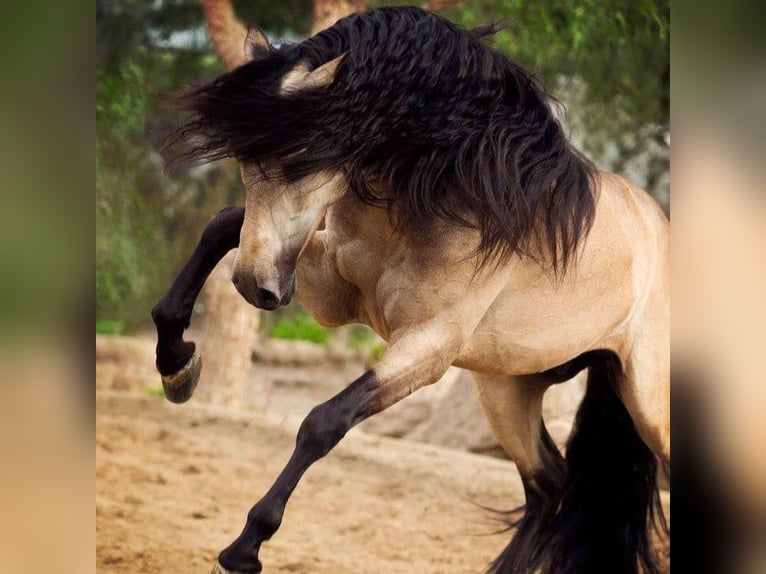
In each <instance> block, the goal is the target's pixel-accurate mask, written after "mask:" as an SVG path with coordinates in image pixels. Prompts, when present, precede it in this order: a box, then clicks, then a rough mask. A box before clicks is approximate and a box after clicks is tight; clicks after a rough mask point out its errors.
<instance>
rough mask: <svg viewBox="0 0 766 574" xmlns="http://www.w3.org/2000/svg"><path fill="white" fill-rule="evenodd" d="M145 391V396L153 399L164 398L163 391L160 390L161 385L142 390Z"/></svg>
mask: <svg viewBox="0 0 766 574" xmlns="http://www.w3.org/2000/svg"><path fill="white" fill-rule="evenodd" d="M144 392H145V393H146V396H148V397H152V398H154V399H164V398H165V391H164V390H162V387H153V388H150V389H146V391H144Z"/></svg>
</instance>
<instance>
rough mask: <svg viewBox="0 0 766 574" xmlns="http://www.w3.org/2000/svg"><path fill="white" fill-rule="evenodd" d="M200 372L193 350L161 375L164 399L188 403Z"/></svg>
mask: <svg viewBox="0 0 766 574" xmlns="http://www.w3.org/2000/svg"><path fill="white" fill-rule="evenodd" d="M201 371H202V355H200V354H199V351H197V350H196V349H195V351H194V354H193V355H192V357H191V359H189V362H188V363H186V364H185V365H184V366H183V367H182V368H181V370H180V371H177V372H175V373H173V374H172V375H162V388H163V389H164V390H165V398H166V399H168V400H169V401H170V402H171V403H185V402H186V401H188V400H189V399H190V398H191V396H192V393H194V389H196V388H197V383H198V382H199V375H200V372H201ZM223 572H225V571H223Z"/></svg>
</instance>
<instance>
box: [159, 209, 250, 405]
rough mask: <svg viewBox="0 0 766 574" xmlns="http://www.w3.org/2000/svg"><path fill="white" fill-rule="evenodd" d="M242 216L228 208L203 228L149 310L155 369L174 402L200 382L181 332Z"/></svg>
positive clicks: (197, 360)
mask: <svg viewBox="0 0 766 574" xmlns="http://www.w3.org/2000/svg"><path fill="white" fill-rule="evenodd" d="M244 218H245V210H244V209H243V208H241V207H227V208H226V209H223V210H222V211H220V212H219V213H218V214H217V215H216V216H215V217H214V218H213V220H212V221H211V222H210V223H209V224H208V225H207V227H205V230H204V231H203V232H202V237H201V239H200V242H199V244H197V247H196V249H195V250H194V253H193V254H192V256H191V258H189V260H188V261H187V262H186V264H185V265H184V266H183V268H182V269H181V272H180V273H179V274H178V276H177V277H176V278H175V280H174V281H173V284H172V285H171V287H170V289H169V290H168V292H167V294H166V295H165V296H164V297H163V298H162V299H160V301H159V302H158V303H157V304H156V305H155V306H154V308H153V309H152V319H153V320H154V324H155V326H156V327H157V362H156V364H157V370H158V371H159V372H160V374H161V375H162V386H163V388H164V390H165V396H166V397H167V398H168V400H170V401H172V402H174V403H182V402H185V401H187V400H189V398H190V397H191V395H192V393H193V392H194V389H195V387H196V386H197V381H199V375H200V371H201V369H202V359H201V357H200V355H199V353H197V351H196V346H195V344H194V343H193V342H191V341H184V340H183V332H184V330H185V329H186V328H187V327H188V326H189V324H190V322H191V315H192V310H193V309H194V302H195V301H196V299H197V297H198V296H199V292H200V290H201V289H202V286H203V285H204V284H205V280H206V279H207V277H208V275H210V272H211V271H212V270H213V269H214V268H215V266H216V265H217V264H218V263H219V262H220V261H221V259H223V256H224V255H226V253H228V252H229V251H231V250H232V249H234V248H235V247H237V245H239V234H240V231H241V229H242V223H243V222H244Z"/></svg>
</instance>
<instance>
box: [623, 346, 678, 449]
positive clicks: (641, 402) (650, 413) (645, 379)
mask: <svg viewBox="0 0 766 574" xmlns="http://www.w3.org/2000/svg"><path fill="white" fill-rule="evenodd" d="M658 340H659V341H662V339H661V338H659V337H649V336H642V337H641V340H640V341H636V342H635V343H634V344H633V345H631V353H630V355H629V356H627V357H624V358H623V366H624V370H625V376H624V377H622V379H621V381H620V385H619V389H618V392H619V395H620V398H621V400H622V402H623V404H624V405H625V408H626V409H627V410H628V413H630V416H631V418H632V419H633V424H634V425H635V426H636V430H637V431H638V434H639V436H640V437H641V439H642V440H643V441H644V442H645V443H646V445H647V446H648V447H649V448H650V449H651V451H652V452H653V453H654V454H655V455H657V456H660V457H662V459H663V460H664V461H665V462H666V463H667V462H670V349H669V345H663V344H659V345H658Z"/></svg>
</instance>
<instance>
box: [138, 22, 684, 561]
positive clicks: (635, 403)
mask: <svg viewBox="0 0 766 574" xmlns="http://www.w3.org/2000/svg"><path fill="white" fill-rule="evenodd" d="M490 32H491V30H490V29H481V30H474V31H466V30H463V29H462V28H460V27H458V26H455V25H454V24H452V23H450V22H448V21H447V20H445V19H443V18H441V17H439V16H437V15H434V14H431V13H429V12H426V11H423V10H420V9H417V8H381V9H377V10H373V11H370V12H367V13H364V14H358V15H353V16H350V17H348V18H344V19H342V20H340V21H338V22H337V23H336V24H335V25H334V26H332V27H331V28H329V29H327V30H325V31H324V32H321V33H319V34H317V35H316V36H314V37H312V38H309V39H308V40H306V41H304V42H302V43H299V44H294V45H283V46H281V47H280V48H278V49H277V48H274V47H272V46H270V45H269V44H268V42H267V40H266V38H265V35H263V34H262V33H260V32H259V31H258V30H257V29H252V31H251V33H250V35H249V45H250V46H251V50H250V54H251V56H252V57H251V59H250V60H249V61H248V62H247V63H245V64H244V65H241V66H238V67H236V68H234V69H232V70H231V71H230V72H228V73H226V74H224V75H222V76H220V77H219V78H216V79H214V80H213V81H211V82H209V83H206V84H203V85H200V86H196V87H192V88H189V89H188V90H186V91H184V92H182V93H181V94H180V95H179V99H180V103H181V105H182V106H183V107H184V108H185V109H187V110H189V111H190V112H191V113H192V115H191V118H190V120H189V121H188V122H187V123H186V124H185V125H183V126H182V127H181V128H180V129H179V131H178V132H177V133H176V135H175V137H174V139H173V141H172V144H174V145H181V146H184V147H182V148H181V149H180V151H179V152H178V154H179V155H178V157H179V158H181V159H183V160H185V161H187V160H197V161H210V160H215V159H219V158H224V157H235V158H237V159H238V160H239V163H240V166H241V171H242V178H243V182H244V185H245V190H246V199H245V208H244V209H243V208H228V209H226V210H224V211H223V212H221V213H220V214H218V215H217V216H216V217H215V218H214V219H213V221H212V222H211V223H210V224H209V226H208V227H207V228H206V230H205V232H204V233H203V237H202V240H201V241H200V243H199V245H198V247H197V249H196V250H195V252H194V254H193V256H192V258H191V259H190V260H189V261H188V262H187V263H186V265H185V266H184V268H183V270H182V271H181V273H180V275H179V277H178V278H177V279H176V281H175V282H174V283H173V286H172V287H171V289H170V291H169V292H168V294H167V295H166V296H165V297H164V298H163V299H162V300H161V301H160V302H159V303H158V304H157V306H156V307H155V308H154V310H153V316H154V319H155V323H156V324H157V331H158V346H157V366H158V368H159V370H160V372H161V373H162V374H163V383H164V384H165V389H166V394H167V395H168V398H170V399H171V400H174V401H178V402H180V401H184V400H187V399H188V398H189V397H190V396H191V392H192V391H193V389H194V386H195V385H196V382H197V379H198V378H199V375H200V369H201V360H200V357H199V355H198V354H197V353H196V351H195V349H194V345H193V343H189V342H185V341H183V338H182V334H183V330H184V329H185V327H187V326H188V324H189V320H190V317H191V311H192V306H193V302H194V299H195V298H196V297H197V295H198V293H199V290H200V288H201V286H202V284H203V283H204V280H205V278H206V277H207V275H208V274H209V272H210V271H211V270H212V269H213V267H214V266H215V265H216V264H217V262H218V261H219V260H220V259H221V257H222V256H223V254H224V253H226V252H227V251H228V250H230V249H232V248H234V247H239V251H238V255H237V259H236V262H235V265H234V272H233V281H234V283H235V285H236V287H237V289H238V290H239V292H240V293H241V294H242V296H243V297H244V298H245V299H246V300H247V301H249V302H250V303H251V304H253V305H255V306H257V307H260V308H262V309H267V310H271V309H275V308H277V307H279V306H281V305H285V304H287V303H289V301H290V300H291V299H292V297H293V295H294V296H295V298H296V299H297V300H298V301H299V302H300V303H301V304H302V305H303V306H304V307H305V308H306V309H307V311H308V312H309V313H311V315H312V316H314V317H315V318H316V320H317V321H319V322H320V323H322V324H323V325H327V326H338V325H343V324H347V323H352V322H359V323H364V324H367V325H369V326H370V327H372V328H373V329H374V330H375V331H376V332H377V333H379V334H380V335H381V336H382V337H383V338H384V339H386V340H387V341H388V348H387V350H386V352H385V354H384V356H383V357H382V358H381V360H380V362H379V363H378V364H377V365H376V366H375V367H374V368H373V369H371V370H370V371H368V372H366V373H365V374H364V375H362V376H361V377H360V378H359V379H357V380H356V381H354V382H352V383H351V384H350V385H349V386H348V387H347V388H346V389H345V390H344V391H342V392H341V393H339V394H338V395H336V396H335V397H333V398H332V399H330V400H328V401H327V402H325V403H322V404H320V405H318V406H317V407H315V408H314V409H313V410H312V411H311V412H310V413H309V415H308V416H307V417H306V419H305V420H304V422H303V424H302V425H301V427H300V430H299V432H298V437H297V442H296V447H295V450H294V452H293V455H292V457H291V458H290V460H289V462H288V463H287V465H286V466H285V468H284V470H283V471H282V473H281V474H280V475H279V477H278V478H277V480H276V482H275V483H274V485H273V486H272V487H271V489H269V491H268V492H267V493H266V494H265V495H264V497H263V498H262V499H261V500H260V501H258V503H257V504H256V505H255V506H254V507H253V508H252V509H251V510H250V512H249V513H248V516H247V522H246V525H245V528H244V529H243V531H242V533H241V534H240V535H239V537H238V538H237V539H236V540H235V541H234V542H233V543H232V544H231V545H230V546H229V547H228V548H226V549H225V550H223V551H222V552H221V553H220V555H219V560H218V564H217V565H216V569H217V571H219V572H224V573H226V572H228V573H232V572H241V573H253V572H260V571H261V563H260V561H259V558H258V552H259V549H260V546H261V544H262V543H263V542H264V541H265V540H268V539H269V538H270V537H271V536H272V535H273V534H274V533H275V532H276V531H277V529H278V528H279V526H280V523H281V520H282V516H283V513H284V510H285V506H286V504H287V501H288V499H289V497H290V495H291V493H292V492H293V490H294V489H295V488H296V486H297V485H298V482H299V481H300V478H301V476H302V475H303V473H304V472H305V471H306V469H307V468H308V467H309V466H310V465H311V464H313V463H314V462H315V461H317V460H318V459H319V458H321V457H323V456H324V455H326V454H327V453H328V452H329V451H330V450H331V449H332V448H333V447H334V446H335V445H336V444H337V443H338V442H339V441H340V440H341V438H342V437H343V436H344V435H345V434H346V432H347V431H348V430H349V429H350V428H351V427H353V426H354V425H356V424H358V423H359V422H361V421H362V420H364V419H366V418H368V417H370V416H372V415H374V414H376V413H378V412H380V411H382V410H384V409H386V408H388V407H389V406H391V405H393V404H395V403H396V402H398V401H400V400H401V399H403V398H405V397H406V396H408V395H409V394H411V393H412V392H413V391H415V390H417V389H419V388H421V387H423V386H425V385H429V384H431V383H434V382H435V381H437V380H439V378H441V376H442V375H443V374H444V372H445V371H446V370H447V368H448V367H449V366H450V365H456V366H458V367H462V368H465V369H468V370H470V371H472V372H473V374H474V378H475V381H476V386H477V391H478V393H477V394H478V397H479V400H480V403H481V406H482V408H483V411H484V413H485V414H486V416H487V418H488V420H489V422H490V425H491V427H492V429H493V431H494V432H495V434H496V436H497V438H498V440H499V442H500V443H501V445H502V446H503V448H504V449H505V450H506V451H507V452H508V454H509V456H510V457H511V458H512V459H513V461H514V462H515V463H516V465H517V467H518V469H519V472H520V474H521V477H522V480H523V483H524V488H525V494H526V499H527V504H526V509H525V511H524V514H523V515H522V517H521V518H519V519H517V520H515V521H514V523H513V524H514V525H515V527H516V533H515V536H514V537H513V539H512V540H511V542H510V544H509V545H508V547H507V548H506V549H505V550H504V551H503V553H502V554H501V556H499V557H498V558H497V559H496V560H495V561H494V562H493V563H492V565H491V566H490V571H491V572H503V573H505V572H537V571H542V572H567V573H569V572H576V573H593V572H596V573H598V572H610V573H612V572H627V573H630V572H639V571H643V572H658V571H659V569H660V565H659V561H658V558H657V556H656V554H655V552H654V550H653V547H652V541H651V529H652V528H653V527H654V526H655V525H660V526H663V525H664V519H663V518H662V509H661V507H660V505H659V497H658V492H657V487H656V473H657V458H658V457H660V458H661V459H663V460H665V461H669V458H670V407H669V344H668V339H669V333H668V329H669V293H668V275H669V253H668V251H669V250H668V222H667V219H666V218H665V216H664V214H663V213H662V211H661V210H660V208H659V207H658V206H657V205H656V203H655V202H654V201H653V200H652V199H651V198H650V197H649V196H648V195H647V194H646V193H645V192H644V191H643V190H641V189H639V188H638V187H637V186H635V185H633V184H631V183H630V182H628V181H626V180H624V179H622V178H621V177H618V176H616V175H613V174H609V173H605V172H601V171H599V170H597V169H596V168H595V167H594V166H593V165H592V164H591V163H590V162H589V161H587V160H586V159H585V158H584V157H582V156H581V155H580V154H579V153H578V152H577V151H576V150H574V149H573V148H572V147H571V145H570V144H569V142H568V141H567V139H566V137H565V135H564V133H563V130H562V128H561V126H560V124H559V122H558V121H557V119H556V117H555V115H554V114H553V112H552V110H551V108H550V105H549V104H550V102H549V100H550V97H549V96H548V94H546V93H545V92H544V91H543V90H542V89H541V88H540V86H539V85H538V84H537V82H536V81H535V80H534V78H532V77H531V76H530V75H529V74H527V73H526V72H525V71H524V70H522V69H521V68H520V67H518V66H516V65H515V64H513V63H512V62H510V61H508V60H507V59H506V58H505V57H503V56H502V55H500V54H498V53H496V52H494V51H492V50H491V49H489V48H488V47H486V46H485V45H484V44H483V43H482V41H481V39H482V37H483V36H485V35H486V34H488V33H490ZM323 222H324V228H323V229H321V230H319V229H320V227H321V225H322V223H323ZM585 368H587V369H588V385H587V390H586V394H585V397H584V399H583V402H582V404H581V405H580V408H579V411H578V414H577V418H576V422H575V426H574V430H573V433H572V436H571V438H570V440H569V443H568V445H567V448H566V457H562V455H561V454H560V453H559V451H558V450H557V449H556V447H555V446H554V444H553V442H552V441H551V439H550V437H549V435H548V433H547V431H546V429H545V425H544V422H543V420H542V399H543V394H544V392H545V390H546V389H547V388H548V387H549V386H550V385H551V384H555V383H558V382H561V381H563V380H567V379H569V378H571V377H572V376H574V375H575V374H576V373H577V372H578V371H580V370H582V369H585ZM657 513H658V514H657ZM479 567H480V565H477V568H479Z"/></svg>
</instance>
